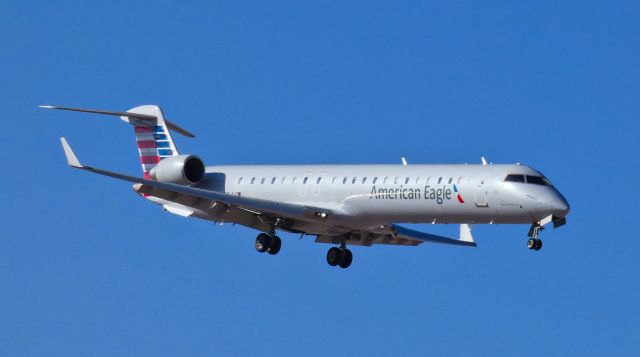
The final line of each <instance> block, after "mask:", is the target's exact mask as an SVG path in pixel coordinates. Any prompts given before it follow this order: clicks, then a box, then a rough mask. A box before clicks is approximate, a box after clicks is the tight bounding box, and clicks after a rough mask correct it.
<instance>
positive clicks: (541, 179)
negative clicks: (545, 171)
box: [527, 175, 551, 186]
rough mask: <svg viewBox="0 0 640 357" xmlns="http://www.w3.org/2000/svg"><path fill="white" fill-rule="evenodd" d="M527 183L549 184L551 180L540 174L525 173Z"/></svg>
mask: <svg viewBox="0 0 640 357" xmlns="http://www.w3.org/2000/svg"><path fill="white" fill-rule="evenodd" d="M527 183H532V184H534V185H540V186H551V182H549V180H547V179H546V178H545V177H542V176H531V175H527Z"/></svg>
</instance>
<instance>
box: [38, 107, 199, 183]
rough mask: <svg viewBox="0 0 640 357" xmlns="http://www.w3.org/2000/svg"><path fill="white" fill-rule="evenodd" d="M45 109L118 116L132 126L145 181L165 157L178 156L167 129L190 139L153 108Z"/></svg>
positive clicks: (156, 108)
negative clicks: (118, 109)
mask: <svg viewBox="0 0 640 357" xmlns="http://www.w3.org/2000/svg"><path fill="white" fill-rule="evenodd" d="M40 107H41V108H45V109H59V110H69V111H75V112H84V113H95V114H106V115H115V116H119V117H120V119H122V120H123V121H125V122H127V123H129V124H131V125H133V127H134V128H133V130H134V133H135V135H136V144H137V147H138V154H139V156H140V163H141V165H142V172H143V173H144V178H146V179H149V178H150V175H149V172H150V171H151V169H152V168H154V167H155V166H156V165H157V164H158V162H160V160H162V159H164V158H165V157H169V156H176V155H178V149H177V148H176V145H175V144H174V142H173V139H172V138H171V133H169V130H173V131H176V132H178V133H180V134H182V135H184V136H187V137H191V138H193V137H194V135H193V134H191V133H190V132H188V131H186V130H184V129H183V128H181V127H179V126H177V125H176V124H174V123H172V122H170V121H168V120H166V119H165V118H164V114H163V113H162V109H160V107H158V106H157V105H142V106H139V107H135V108H131V109H129V110H127V111H126V112H113V111H106V110H97V109H80V108H67V107H54V106H50V105H42V106H40Z"/></svg>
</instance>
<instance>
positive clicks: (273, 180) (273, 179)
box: [271, 177, 276, 185]
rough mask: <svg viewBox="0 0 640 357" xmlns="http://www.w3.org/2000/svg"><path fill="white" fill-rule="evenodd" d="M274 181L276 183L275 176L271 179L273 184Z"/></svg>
mask: <svg viewBox="0 0 640 357" xmlns="http://www.w3.org/2000/svg"><path fill="white" fill-rule="evenodd" d="M274 183H276V178H275V177H274V178H272V179H271V184H272V185H273V184H274Z"/></svg>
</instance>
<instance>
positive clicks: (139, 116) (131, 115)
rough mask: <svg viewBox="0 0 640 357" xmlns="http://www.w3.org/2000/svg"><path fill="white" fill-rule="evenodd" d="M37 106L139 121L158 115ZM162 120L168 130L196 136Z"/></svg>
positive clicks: (45, 107)
mask: <svg viewBox="0 0 640 357" xmlns="http://www.w3.org/2000/svg"><path fill="white" fill-rule="evenodd" d="M38 107H39V108H43V109H57V110H68V111H72V112H81V113H93V114H103V115H113V116H118V117H128V118H136V119H138V120H141V121H145V120H153V121H155V120H157V119H158V117H156V116H154V115H148V114H139V113H132V112H114V111H110V110H99V109H83V108H71V107H57V106H54V105H40V106H38ZM164 122H165V123H166V124H167V128H169V130H173V131H175V132H177V133H180V134H182V135H184V136H186V137H189V138H195V137H196V136H195V135H193V134H192V133H190V132H189V131H187V130H186V129H184V128H182V127H180V126H178V125H177V124H175V123H173V122H171V121H169V120H167V119H166V118H165V119H164Z"/></svg>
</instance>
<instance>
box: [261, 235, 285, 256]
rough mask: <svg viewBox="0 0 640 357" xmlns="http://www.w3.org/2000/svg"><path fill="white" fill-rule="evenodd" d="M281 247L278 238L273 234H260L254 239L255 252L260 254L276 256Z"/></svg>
mask: <svg viewBox="0 0 640 357" xmlns="http://www.w3.org/2000/svg"><path fill="white" fill-rule="evenodd" d="M280 247H282V241H281V240H280V237H278V236H277V235H275V234H266V233H260V234H258V236H257V237H256V250H257V251H258V252H260V253H264V252H267V253H269V254H271V255H276V254H278V252H279V251H280Z"/></svg>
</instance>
